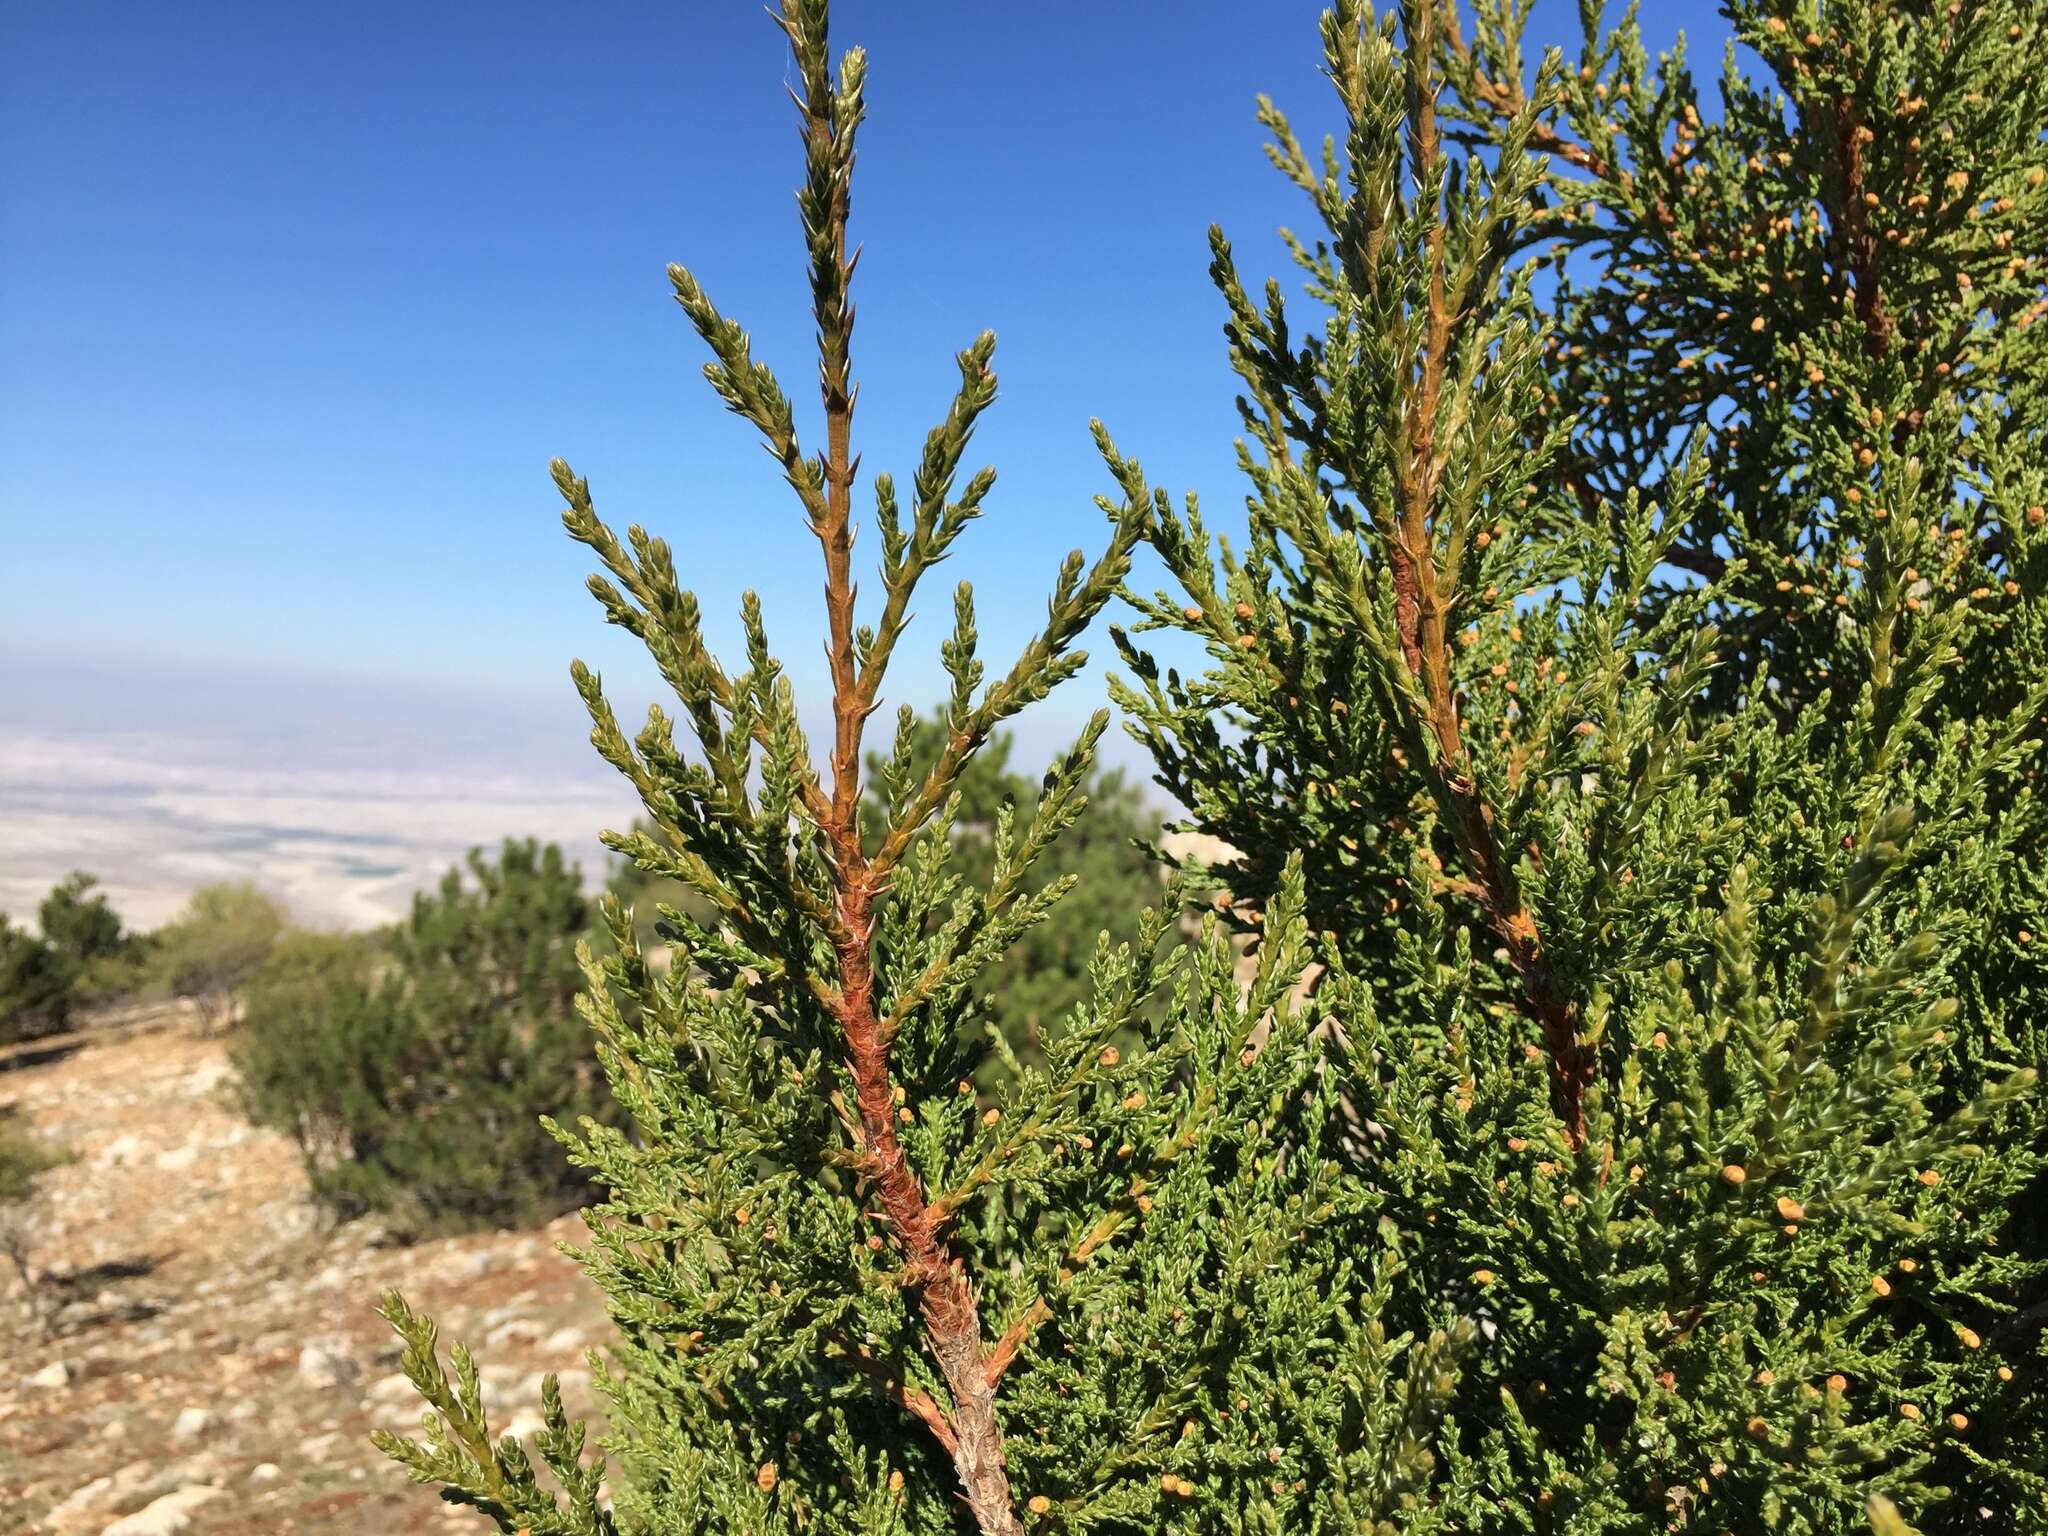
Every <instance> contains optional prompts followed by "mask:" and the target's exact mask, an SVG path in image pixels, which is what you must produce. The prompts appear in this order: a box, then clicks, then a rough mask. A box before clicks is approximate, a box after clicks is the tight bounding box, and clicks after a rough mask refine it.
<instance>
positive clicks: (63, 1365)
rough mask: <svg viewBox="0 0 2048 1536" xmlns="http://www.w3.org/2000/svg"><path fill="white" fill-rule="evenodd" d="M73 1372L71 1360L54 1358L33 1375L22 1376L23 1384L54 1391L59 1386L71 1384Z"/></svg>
mask: <svg viewBox="0 0 2048 1536" xmlns="http://www.w3.org/2000/svg"><path fill="white" fill-rule="evenodd" d="M72 1374H73V1373H72V1369H71V1362H70V1361H69V1360H52V1361H51V1362H50V1363H49V1364H48V1365H46V1366H44V1367H43V1368H42V1369H41V1370H40V1371H37V1372H36V1373H35V1374H34V1375H33V1376H24V1377H22V1379H21V1384H22V1385H23V1386H25V1387H39V1388H41V1389H42V1390H44V1391H54V1390H55V1389H56V1388H58V1387H68V1386H70V1385H71V1378H72Z"/></svg>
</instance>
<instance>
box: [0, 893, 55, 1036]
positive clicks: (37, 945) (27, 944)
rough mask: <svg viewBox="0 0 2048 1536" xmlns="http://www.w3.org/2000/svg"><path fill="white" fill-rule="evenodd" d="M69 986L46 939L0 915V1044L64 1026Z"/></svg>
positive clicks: (50, 1031) (44, 1033) (48, 1032)
mask: <svg viewBox="0 0 2048 1536" xmlns="http://www.w3.org/2000/svg"><path fill="white" fill-rule="evenodd" d="M70 1008H71V988H70V985H69V982H68V980H67V977H66V973H65V968H64V962H63V959H62V957H61V956H60V955H59V954H58V953H57V951H56V949H55V948H53V947H52V946H51V945H50V944H49V943H48V942H47V941H45V940H44V939H42V938H41V937H39V936H38V935H36V934H33V933H31V932H29V931H28V930H27V929H26V928H17V927H15V926H14V925H13V924H12V923H10V922H9V921H8V920H7V918H6V917H5V916H4V915H0V1045H12V1044H14V1043H15V1042H16V1041H20V1040H33V1039H35V1038H36V1037H37V1036H38V1035H47V1034H50V1033H52V1032H54V1031H56V1030H59V1029H62V1028H63V1027H64V1021H65V1019H66V1017H67V1016H68V1015H69V1013H70Z"/></svg>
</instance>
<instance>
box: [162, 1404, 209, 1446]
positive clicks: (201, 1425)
mask: <svg viewBox="0 0 2048 1536" xmlns="http://www.w3.org/2000/svg"><path fill="white" fill-rule="evenodd" d="M211 1428H213V1415H212V1414H211V1413H210V1412H208V1411H207V1410H206V1409H204V1408H187V1409H186V1410H185V1411H184V1412H183V1413H181V1414H179V1415H178V1418H177V1421H176V1422H175V1423H174V1424H172V1425H171V1438H172V1439H174V1440H197V1439H198V1438H199V1437H200V1436H201V1435H203V1434H205V1433H206V1432H207V1431H208V1430H209V1429H211Z"/></svg>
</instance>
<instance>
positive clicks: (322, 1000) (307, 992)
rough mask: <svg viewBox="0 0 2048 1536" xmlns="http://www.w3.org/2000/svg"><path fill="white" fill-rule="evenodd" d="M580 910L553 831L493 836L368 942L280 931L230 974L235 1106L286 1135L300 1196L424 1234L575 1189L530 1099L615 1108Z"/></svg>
mask: <svg viewBox="0 0 2048 1536" xmlns="http://www.w3.org/2000/svg"><path fill="white" fill-rule="evenodd" d="M465 875H466V876H467V878H466V879H465ZM591 919H592V911H591V903H590V901H589V900H588V898H586V897H585V896H584V894H583V891H582V880H581V876H580V875H579V873H578V871H577V870H576V868H575V866H574V865H572V864H570V863H569V862H568V860H567V859H565V858H564V857H563V855H562V851H561V849H560V848H558V847H556V846H554V845H553V844H548V845H546V846H545V847H543V846H541V845H540V844H538V843H536V842H534V841H532V840H530V839H527V840H521V839H508V840H507V841H506V843H505V844H504V846H503V847H502V848H501V849H500V850H499V852H498V854H497V856H496V857H495V858H486V857H485V856H484V853H483V850H481V849H475V850H472V851H471V853H470V855H469V857H468V859H467V860H466V861H465V864H464V866H463V867H461V868H457V869H451V870H449V871H448V873H447V874H446V875H445V876H444V877H443V879H442V881H441V884H440V886H439V888H438V889H436V890H434V891H431V892H422V893H421V894H419V895H417V896H415V897H414V898H413V905H412V911H411V912H410V913H409V914H408V915H407V916H406V919H405V921H403V922H402V923H399V924H396V925H395V926H394V927H393V928H392V929H391V930H390V931H389V932H388V933H386V934H383V935H380V936H379V937H378V940H377V941H369V940H366V939H365V937H364V936H362V935H356V934H324V933H299V934H292V935H290V936H288V937H287V938H285V939H284V940H283V941H282V942H280V943H279V944H278V945H277V946H276V948H274V949H273V950H272V951H271V953H270V956H269V958H268V959H267V960H265V962H264V964H263V966H262V968H261V969H260V970H259V971H257V973H256V974H255V976H253V977H252V978H251V979H250V981H249V983H248V985H247V987H246V988H245V991H244V1012H245V1015H246V1018H245V1028H244V1029H243V1031H242V1033H241V1038H240V1039H239V1041H238V1042H237V1045H236V1049H235V1053H234V1059H235V1065H236V1068H237V1070H238V1071H239V1073H240V1076H241V1097H242V1102H243V1105H244V1107H245V1108H246V1109H247V1111H248V1113H249V1115H250V1118H251V1119H253V1120H255V1121H257V1122H258V1123H260V1124H266V1125H271V1126H275V1127H276V1128H277V1129H279V1130H281V1131H283V1132H284V1133H285V1134H287V1135H288V1136H290V1137H291V1138H292V1140H293V1141H294V1142H296V1143H297V1145H298V1147H299V1150H300V1153H301V1156H302V1157H303V1159H304V1162H305V1166H306V1174H307V1179H308V1182H309V1183H310V1185H311V1187H312V1192H313V1197H314V1199H315V1200H316V1201H318V1202H319V1203H320V1204H321V1205H322V1206H324V1207H326V1208H327V1209H328V1210H329V1211H331V1212H332V1213H334V1214H335V1215H336V1216H338V1217H341V1218H350V1217H356V1216H361V1215H364V1214H366V1213H368V1212H371V1211H376V1212H380V1213H382V1214H383V1215H384V1216H385V1218H386V1220H387V1223H388V1224H389V1225H391V1226H392V1227H393V1228H394V1229H396V1230H398V1231H401V1232H406V1233H425V1232H440V1231H448V1230H456V1229H461V1228H466V1227H491V1226H509V1225H514V1224H517V1223H520V1222H524V1221H530V1220H534V1219H539V1220H543V1221H544V1220H547V1219H549V1218H551V1217H553V1216H556V1215H558V1214H560V1213H561V1212H562V1211H563V1210H565V1209H567V1208H570V1207H573V1206H575V1205H577V1204H579V1203H580V1202H581V1201H582V1200H583V1199H585V1198H586V1197H587V1196H588V1195H589V1194H590V1192H591V1191H590V1185H589V1182H588V1180H587V1179H585V1178H584V1177H583V1176H582V1175H581V1174H580V1173H579V1172H578V1171H577V1170H576V1169H573V1168H571V1167H570V1166H569V1164H568V1161H567V1159H566V1158H565V1157H564V1155H563V1153H562V1150H561V1148H560V1147H559V1146H558V1145H557V1144H556V1143H555V1141H554V1140H553V1138H551V1137H550V1136H548V1135H547V1134H546V1133H545V1132H544V1131H543V1130H542V1129H541V1126H540V1121H539V1116H540V1115H542V1114H544V1113H545V1114H553V1115H556V1116H559V1117H561V1118H564V1119H573V1118H574V1117H576V1116H578V1115H585V1114H588V1115H594V1116H597V1117H598V1118H600V1119H607V1120H609V1119H616V1118H617V1117H616V1114H615V1112H614V1111H613V1110H612V1108H611V1106H610V1105H609V1104H608V1102H607V1095H606V1093H605V1091H604V1085H603V1083H602V1081H601V1080H600V1079H599V1075H598V1072H597V1070H596V1068H595V1066H594V1064H592V1062H591V1061H590V1059H589V1053H588V1051H587V1050H585V1049H584V1031H583V1029H582V1026H581V1023H580V1021H579V1020H578V1018H577V1016H576V1012H575V998H576V993H577V990H578V986H579V984H580V981H581V976H582V973H581V971H580V969H579V968H578V964H577V954H576V947H577V944H578V942H579V941H580V940H581V939H583V938H584V936H585V935H586V934H587V933H588V931H589V928H590V924H591Z"/></svg>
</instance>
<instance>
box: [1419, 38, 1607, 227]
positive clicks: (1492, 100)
mask: <svg viewBox="0 0 2048 1536" xmlns="http://www.w3.org/2000/svg"><path fill="white" fill-rule="evenodd" d="M1446 22H1447V25H1446V27H1445V31H1444V41H1445V43H1446V44H1448V45H1449V47H1450V50H1451V52H1453V53H1455V54H1456V55H1457V56H1458V59H1459V62H1460V65H1461V66H1462V67H1463V68H1464V69H1465V70H1466V71H1468V72H1469V74H1470V77H1471V81H1472V89H1473V90H1474V91H1476V92H1477V93H1478V95H1479V99H1480V100H1481V101H1483V102H1484V103H1486V105H1487V106H1488V107H1490V108H1492V110H1493V111H1494V112H1495V113H1496V114H1497V115H1499V116H1501V117H1514V116H1516V115H1518V114H1519V113H1520V112H1522V111H1523V110H1524V109H1525V108H1526V107H1527V106H1528V104H1529V98H1528V93H1527V92H1526V91H1524V90H1523V89H1522V82H1521V81H1519V80H1513V81H1503V80H1491V79H1488V78H1487V77H1486V76H1485V75H1484V74H1482V73H1480V69H1479V61H1478V60H1477V59H1475V58H1474V57H1473V56H1472V46H1471V44H1469V43H1467V42H1466V41H1465V34H1464V32H1463V31H1462V30H1461V29H1460V28H1459V26H1458V17H1457V12H1456V11H1455V10H1451V11H1449V12H1448V13H1447V16H1446ZM1529 143H1530V145H1531V146H1532V147H1533V148H1535V149H1538V150H1541V151H1542V152H1543V153H1544V154H1546V155H1556V156H1557V157H1558V159H1560V160H1563V161H1565V162H1566V163H1567V164H1570V165H1575V166H1577V167H1578V168H1579V169H1580V170H1582V171H1584V172H1585V173H1586V174H1587V175H1589V176H1591V177H1593V178H1594V179H1595V180H1596V181H1612V182H1614V183H1615V184H1616V185H1617V186H1619V187H1621V188H1622V190H1624V191H1626V190H1628V189H1629V187H1631V186H1632V185H1633V184H1634V178H1633V177H1632V176H1630V175H1629V173H1628V172H1627V171H1619V172H1617V171H1616V169H1615V167H1613V166H1611V165H1609V164H1608V163H1607V161H1606V160H1605V159H1604V158H1602V157H1601V156H1600V155H1598V154H1595V153H1594V152H1593V151H1592V150H1590V149H1588V148H1586V146H1585V145H1583V144H1575V143H1573V142H1572V141H1571V140H1570V139H1567V138H1566V137H1565V136H1564V135H1563V134H1561V133H1559V132H1558V131H1557V129H1555V128H1554V127H1552V126H1551V125H1550V124H1549V123H1547V122H1544V121H1543V120H1542V119H1541V118H1538V119H1536V121H1534V122H1533V123H1531V124H1530V125H1529Z"/></svg>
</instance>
